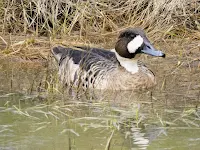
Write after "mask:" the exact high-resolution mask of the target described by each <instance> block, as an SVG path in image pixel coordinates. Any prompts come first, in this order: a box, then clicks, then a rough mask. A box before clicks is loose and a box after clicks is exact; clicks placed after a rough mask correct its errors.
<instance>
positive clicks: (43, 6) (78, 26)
mask: <svg viewBox="0 0 200 150" xmlns="http://www.w3.org/2000/svg"><path fill="white" fill-rule="evenodd" d="M199 5H200V2H199V1H198V0H192V1H188V0H160V1H157V0H141V1H137V0H128V1H120V0H116V1H112V0H108V1H104V0H95V1H91V0H84V1H82V0H66V1H61V0H53V1H48V0H29V1H27V0H25V1H20V0H8V1H4V2H2V3H0V7H3V9H1V11H0V17H1V21H0V24H1V27H0V30H1V31H2V32H6V31H9V32H12V33H18V32H24V33H29V32H31V33H35V34H36V35H39V34H50V35H58V34H64V35H66V34H72V33H75V34H77V33H78V34H79V35H94V34H97V33H99V34H107V33H108V32H116V31H117V30H121V29H123V28H125V27H127V26H141V27H142V28H145V29H147V31H152V34H154V33H155V32H158V31H159V32H161V33H162V35H163V34H164V35H166V34H170V35H173V34H178V32H177V33H174V32H171V31H173V30H174V29H179V30H180V31H184V30H185V28H188V29H192V30H197V29H199V28H200V26H199V21H200V14H199V13H198V12H199V11H200V7H199Z"/></svg>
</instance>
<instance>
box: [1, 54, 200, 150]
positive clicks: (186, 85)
mask: <svg viewBox="0 0 200 150" xmlns="http://www.w3.org/2000/svg"><path fill="white" fill-rule="evenodd" d="M176 60H177V58H173V57H171V58H168V59H165V60H161V59H152V60H150V61H149V62H148V63H147V64H149V65H150V66H151V68H152V69H153V70H154V72H155V74H156V76H157V80H158V85H157V86H156V87H155V89H153V90H152V91H145V92H142V93H133V92H131V91H124V92H112V91H106V92H103V93H99V91H97V92H96V93H95V96H93V97H90V96H89V98H88V96H85V95H83V96H79V98H77V97H74V96H73V95H68V94H67V92H65V94H64V95H63V94H59V92H58V91H57V90H56V89H59V84H58V82H57V78H56V71H55V69H53V68H54V66H48V65H47V63H45V62H44V63H40V62H34V63H32V62H31V61H22V60H18V59H13V58H10V59H9V61H8V60H7V59H1V60H0V83H1V84H0V118H1V119H0V133H1V134H0V149H5V150H7V149H9V150H10V149H13V150H15V149H20V150H25V149H48V150H50V149H74V150H76V149H81V150H82V149H83V150H84V149H85V150H88V149H95V150H102V149H106V148H107V149H114V150H118V149H120V150H121V149H122V150H126V149H134V150H136V149H152V150H160V149H170V150H179V149H180V150H184V149H185V150H186V149H191V150H198V149H199V147H200V108H199V104H200V92H199V91H200V78H199V74H200V69H199V68H198V67H196V68H195V67H194V68H189V67H188V66H187V64H186V63H184V61H182V60H181V62H183V63H181V64H178V63H177V62H176ZM86 97H87V98H86Z"/></svg>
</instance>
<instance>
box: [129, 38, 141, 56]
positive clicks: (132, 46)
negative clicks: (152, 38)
mask: <svg viewBox="0 0 200 150" xmlns="http://www.w3.org/2000/svg"><path fill="white" fill-rule="evenodd" d="M143 42H144V40H143V38H142V37H141V36H140V35H137V36H136V37H135V38H134V39H132V40H131V41H130V42H129V43H128V45H127V49H128V51H129V53H135V51H136V50H137V49H138V48H139V47H140V46H142V44H143Z"/></svg>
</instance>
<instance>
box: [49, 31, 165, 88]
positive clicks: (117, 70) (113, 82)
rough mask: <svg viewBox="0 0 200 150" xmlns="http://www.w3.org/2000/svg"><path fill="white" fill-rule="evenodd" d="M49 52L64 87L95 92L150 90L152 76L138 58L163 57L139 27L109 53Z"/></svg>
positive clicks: (99, 50)
mask: <svg viewBox="0 0 200 150" xmlns="http://www.w3.org/2000/svg"><path fill="white" fill-rule="evenodd" d="M51 51H52V54H53V56H54V57H55V59H56V60H57V62H58V75H59V78H60V81H61V83H62V84H63V85H65V86H70V87H75V88H82V89H98V90H133V91H134V90H140V89H149V88H151V87H153V86H155V85H156V79H155V75H154V73H153V72H152V71H151V70H150V69H149V68H148V67H146V65H145V64H144V63H143V62H142V61H140V60H139V59H138V57H137V56H138V55H140V54H147V55H151V56H154V57H165V54H164V53H163V52H162V51H160V50H157V49H155V47H154V46H153V45H152V44H151V42H150V41H149V39H148V38H147V36H146V34H145V32H144V30H142V29H140V28H128V29H125V30H124V31H122V32H121V33H120V34H119V36H118V39H117V42H116V44H115V47H114V49H111V50H106V49H103V48H92V47H84V46H76V47H72V48H71V47H64V46H55V47H53V48H52V49H51Z"/></svg>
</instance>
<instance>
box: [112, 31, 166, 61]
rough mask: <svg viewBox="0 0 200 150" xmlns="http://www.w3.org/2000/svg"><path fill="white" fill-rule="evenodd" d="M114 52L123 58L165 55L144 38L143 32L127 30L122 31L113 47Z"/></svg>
mask: <svg viewBox="0 0 200 150" xmlns="http://www.w3.org/2000/svg"><path fill="white" fill-rule="evenodd" d="M115 51H116V52H117V53H118V54H119V56H121V57H123V58H129V59H130V58H134V57H135V56H136V55H137V54H140V53H144V54H148V55H152V56H156V57H165V54H164V53H163V52H161V51H159V50H156V49H155V48H154V46H153V45H152V44H151V43H150V41H149V40H148V38H147V37H146V35H145V33H144V31H143V30H141V29H139V28H134V29H133V28H129V29H126V30H125V31H123V32H122V33H121V34H120V35H119V37H118V41H117V43H116V45H115Z"/></svg>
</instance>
